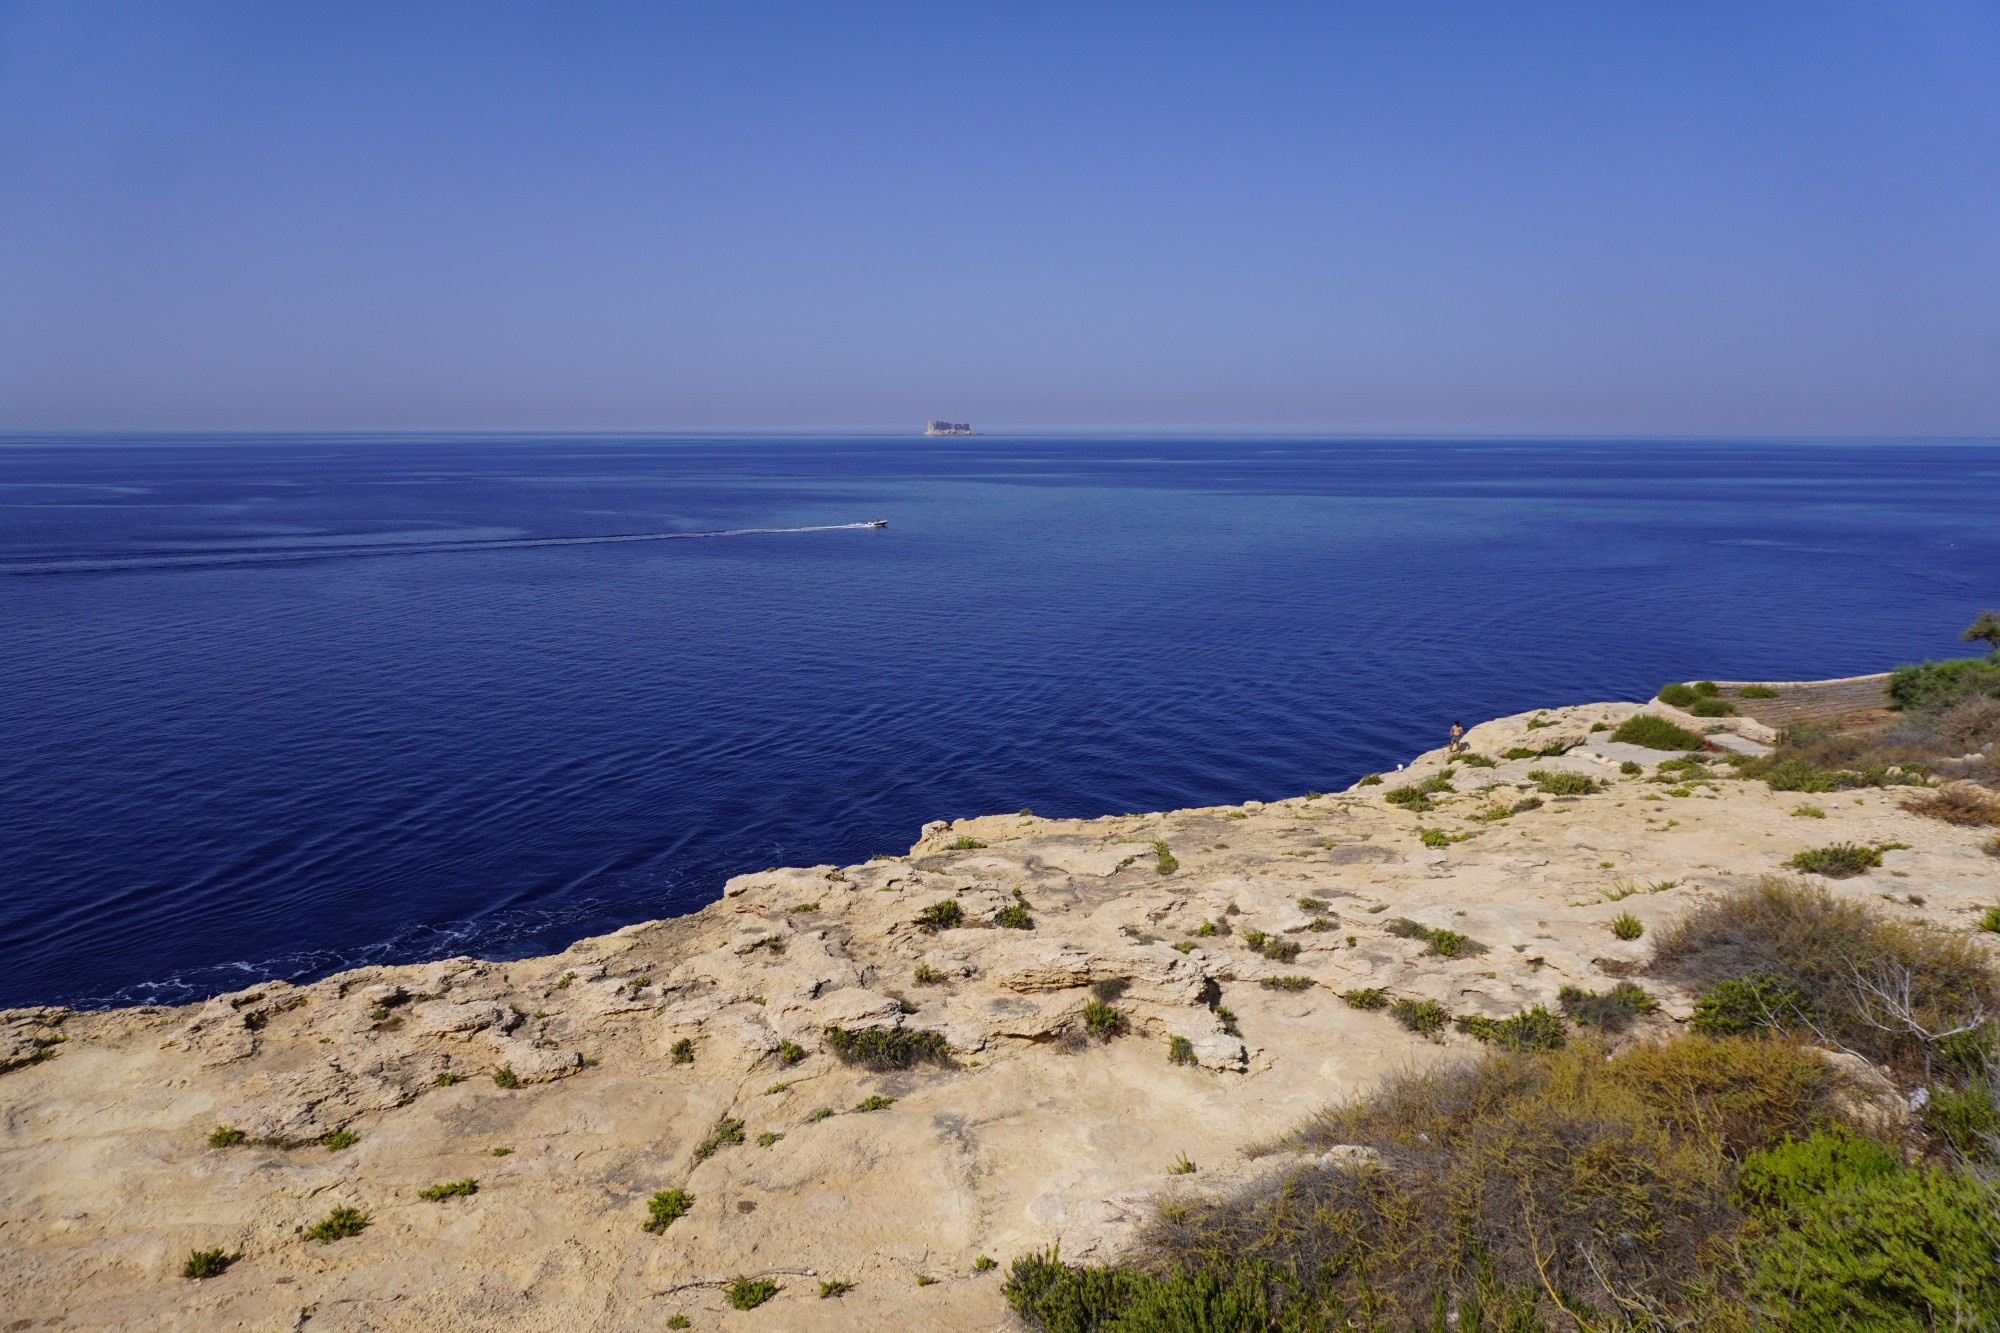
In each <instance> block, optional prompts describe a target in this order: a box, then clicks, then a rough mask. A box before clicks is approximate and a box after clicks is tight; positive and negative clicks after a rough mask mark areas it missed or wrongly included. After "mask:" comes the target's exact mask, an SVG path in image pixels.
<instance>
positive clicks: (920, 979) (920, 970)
mask: <svg viewBox="0 0 2000 1333" xmlns="http://www.w3.org/2000/svg"><path fill="white" fill-rule="evenodd" d="M910 979H911V980H912V981H914V982H916V984H917V985H919V986H941V985H943V984H944V973H942V972H940V971H938V970H937V969H936V968H934V967H932V966H931V965H930V964H929V963H918V964H917V970H916V971H915V972H914V973H912V974H911V977H910Z"/></svg>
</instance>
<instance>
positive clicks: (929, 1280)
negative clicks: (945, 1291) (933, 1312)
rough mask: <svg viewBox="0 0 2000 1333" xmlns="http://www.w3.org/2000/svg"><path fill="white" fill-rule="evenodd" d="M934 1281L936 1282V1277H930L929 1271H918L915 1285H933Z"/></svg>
mask: <svg viewBox="0 0 2000 1333" xmlns="http://www.w3.org/2000/svg"><path fill="white" fill-rule="evenodd" d="M936 1282H937V1279H936V1278H934V1277H932V1276H931V1275H930V1274H929V1273H919V1274H917V1285H918V1286H920V1287H928V1286H932V1285H934V1284H935V1283H936Z"/></svg>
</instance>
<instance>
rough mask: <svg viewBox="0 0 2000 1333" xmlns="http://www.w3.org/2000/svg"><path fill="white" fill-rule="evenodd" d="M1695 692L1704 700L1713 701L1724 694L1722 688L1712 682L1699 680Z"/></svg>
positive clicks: (1695, 684)
mask: <svg viewBox="0 0 2000 1333" xmlns="http://www.w3.org/2000/svg"><path fill="white" fill-rule="evenodd" d="M1694 692H1695V693H1696V694H1699V695H1701V696H1702V697H1703V698H1704V699H1711V698H1714V697H1715V696H1716V695H1718V694H1720V693H1722V687H1721V686H1720V685H1717V684H1716V683H1715V682H1714V681H1712V680H1698V681H1696V682H1695V683H1694Z"/></svg>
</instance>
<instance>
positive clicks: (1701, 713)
mask: <svg viewBox="0 0 2000 1333" xmlns="http://www.w3.org/2000/svg"><path fill="white" fill-rule="evenodd" d="M1688 712H1690V713H1692V714H1693V715H1694V716H1696V717H1735V716H1736V705H1735V704H1733V703H1730V702H1729V700H1727V699H1697V700H1695V701H1694V702H1693V703H1691V704H1689V705H1688Z"/></svg>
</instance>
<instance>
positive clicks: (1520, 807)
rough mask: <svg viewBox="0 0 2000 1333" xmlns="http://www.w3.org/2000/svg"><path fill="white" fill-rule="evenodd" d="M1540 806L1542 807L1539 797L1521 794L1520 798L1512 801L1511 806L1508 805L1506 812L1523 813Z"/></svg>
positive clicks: (1537, 808) (1512, 813)
mask: <svg viewBox="0 0 2000 1333" xmlns="http://www.w3.org/2000/svg"><path fill="white" fill-rule="evenodd" d="M1541 808H1542V798H1541V797H1539V796H1523V797H1522V798H1521V799H1520V800H1518V801H1516V802H1514V804H1513V805H1512V806H1510V807H1508V810H1507V813H1508V814H1510V815H1525V814H1527V813H1528V811H1530V810H1539V809H1541Z"/></svg>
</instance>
